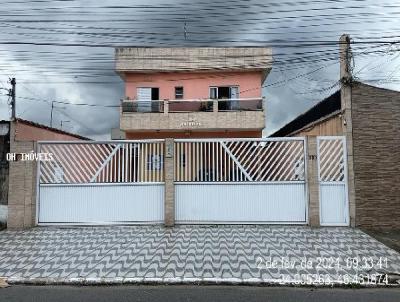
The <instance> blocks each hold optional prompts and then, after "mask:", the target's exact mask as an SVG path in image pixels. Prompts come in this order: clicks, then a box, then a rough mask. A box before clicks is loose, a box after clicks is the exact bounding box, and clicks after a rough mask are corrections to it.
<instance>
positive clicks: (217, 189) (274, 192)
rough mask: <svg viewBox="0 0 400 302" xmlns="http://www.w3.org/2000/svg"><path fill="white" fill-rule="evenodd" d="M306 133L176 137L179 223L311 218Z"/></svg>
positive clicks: (299, 222)
mask: <svg viewBox="0 0 400 302" xmlns="http://www.w3.org/2000/svg"><path fill="white" fill-rule="evenodd" d="M305 149H306V148H305V139H304V138H279V139H198V140H185V139H179V140H175V193H176V194H175V195H176V197H175V202H176V205H175V206H176V221H177V223H290V224H304V223H306V222H307V206H306V204H307V202H306V201H307V188H306V156H305V154H306V153H305V152H306V150H305Z"/></svg>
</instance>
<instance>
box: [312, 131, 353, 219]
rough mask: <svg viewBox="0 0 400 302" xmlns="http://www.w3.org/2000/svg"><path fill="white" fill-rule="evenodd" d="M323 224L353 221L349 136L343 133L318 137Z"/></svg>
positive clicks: (321, 216)
mask: <svg viewBox="0 0 400 302" xmlns="http://www.w3.org/2000/svg"><path fill="white" fill-rule="evenodd" d="M317 148H318V180H319V200H320V224H321V225H324V226H347V225H349V204H348V191H347V156H346V140H345V137H342V136H323V137H318V138H317Z"/></svg>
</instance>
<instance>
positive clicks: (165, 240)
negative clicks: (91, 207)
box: [0, 226, 400, 285]
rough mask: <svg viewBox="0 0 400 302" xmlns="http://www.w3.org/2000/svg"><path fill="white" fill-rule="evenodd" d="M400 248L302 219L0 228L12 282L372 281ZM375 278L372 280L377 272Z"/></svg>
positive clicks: (0, 264)
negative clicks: (247, 223) (291, 223)
mask: <svg viewBox="0 0 400 302" xmlns="http://www.w3.org/2000/svg"><path fill="white" fill-rule="evenodd" d="M377 272H378V273H381V274H382V275H383V276H382V280H381V282H380V284H382V285H385V281H384V279H383V277H385V274H386V273H389V272H390V273H399V272H400V254H399V253H397V252H395V251H394V250H391V249H389V248H387V247H386V246H385V245H383V244H382V243H380V242H378V241H376V240H375V239H373V238H372V237H370V236H368V235H367V234H365V233H363V232H362V231H360V230H357V229H352V228H316V229H314V228H309V227H300V226H178V227H175V228H163V227H161V226H112V227H79V228H50V227H46V228H35V229H30V230H24V231H8V230H7V231H2V232H0V277H5V278H7V279H8V282H9V283H33V284H42V283H44V284H82V283H83V284H87V283H91V284H106V283H112V284H120V283H175V284H177V283H240V284H308V285H331V284H348V283H353V284H354V283H357V284H361V285H374V283H375V282H376V276H371V275H372V274H373V273H377ZM371 278H372V279H371Z"/></svg>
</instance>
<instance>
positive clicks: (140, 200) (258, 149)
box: [36, 137, 349, 225]
mask: <svg viewBox="0 0 400 302" xmlns="http://www.w3.org/2000/svg"><path fill="white" fill-rule="evenodd" d="M38 149H39V150H38V151H39V152H41V153H43V152H45V153H49V154H51V155H52V159H51V160H48V161H40V162H39V163H38V178H37V182H38V186H37V200H38V202H37V215H36V217H37V223H38V224H40V225H51V224H57V225H59V224H78V225H79V224H143V223H162V222H164V217H165V215H166V214H165V212H164V202H165V196H164V195H165V186H166V183H165V179H166V177H165V175H166V174H168V186H173V187H174V188H172V189H173V190H175V196H174V200H173V202H174V204H175V221H176V223H181V224H185V223H189V224H197V223H200V224H201V223H204V224H207V223H212V224H214V223H216V224H218V223H221V224H222V223H223V224H226V223H232V224H242V223H246V224H259V223H264V224H275V223H276V224H307V223H308V181H307V157H306V154H307V152H306V151H307V150H306V149H307V148H306V139H305V138H302V137H293V138H262V139H256V138H254V139H253V138H247V139H244V138H240V139H239V138H238V139H176V140H174V148H173V152H172V153H173V154H171V152H170V151H169V150H171V151H172V149H169V148H168V153H167V152H166V151H165V150H166V146H165V141H164V140H140V141H129V140H124V141H102V142H101V141H68V142H65V141H64V142H39V143H38ZM317 149H318V150H317V151H318V156H317V157H318V180H319V182H318V186H319V200H320V219H321V221H320V222H321V225H348V222H349V215H348V201H347V181H346V180H347V175H346V170H347V167H346V145H345V140H344V138H343V137H318V139H317ZM167 154H168V157H167V158H164V155H167ZM170 154H171V155H173V156H172V157H171V156H170ZM165 160H169V163H168V165H164V161H165ZM171 166H173V169H172V168H170V167H171ZM167 167H168V169H169V170H165V169H166V168H167ZM310 167H312V166H310ZM172 175H173V180H174V181H173V183H172V182H171V181H170V180H171V176H172ZM168 188H170V187H168ZM172 189H171V190H172ZM167 193H168V192H167ZM167 195H168V194H167Z"/></svg>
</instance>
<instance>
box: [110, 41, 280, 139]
mask: <svg viewBox="0 0 400 302" xmlns="http://www.w3.org/2000/svg"><path fill="white" fill-rule="evenodd" d="M115 56H116V71H117V73H118V74H119V75H120V76H121V78H122V79H123V80H124V82H125V98H124V99H123V100H122V102H121V108H120V129H121V130H122V131H124V132H125V137H126V139H145V138H146V139H148V138H167V137H171V138H226V137H261V136H262V130H263V128H264V127H265V108H264V105H263V98H262V85H263V83H264V81H265V79H266V77H267V75H268V73H269V72H270V70H271V66H272V55H271V49H270V48H265V47H227V48H226V47H213V48H208V47H195V48H141V47H123V48H117V49H116V51H115Z"/></svg>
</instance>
